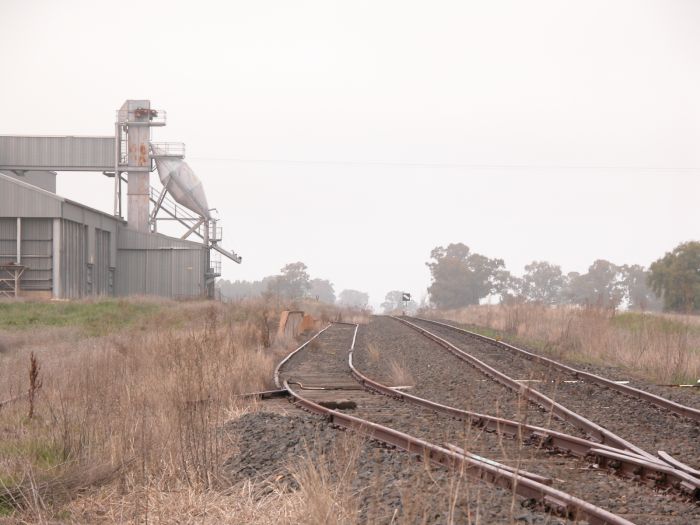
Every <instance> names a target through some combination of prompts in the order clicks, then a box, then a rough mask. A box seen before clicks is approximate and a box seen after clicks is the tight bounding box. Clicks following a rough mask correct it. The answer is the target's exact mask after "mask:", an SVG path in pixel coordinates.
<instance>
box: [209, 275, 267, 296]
mask: <svg viewBox="0 0 700 525" xmlns="http://www.w3.org/2000/svg"><path fill="white" fill-rule="evenodd" d="M216 287H217V288H218V290H219V292H220V293H221V297H223V298H225V299H229V300H234V301H235V300H241V299H247V298H249V297H258V296H260V295H261V294H262V293H263V292H264V291H265V290H266V289H267V283H266V282H265V281H264V280H263V281H233V282H231V281H227V280H226V279H218V280H217V281H216Z"/></svg>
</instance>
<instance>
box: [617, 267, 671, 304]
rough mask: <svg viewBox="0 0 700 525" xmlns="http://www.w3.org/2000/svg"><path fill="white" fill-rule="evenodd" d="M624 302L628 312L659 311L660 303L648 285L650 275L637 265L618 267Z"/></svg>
mask: <svg viewBox="0 0 700 525" xmlns="http://www.w3.org/2000/svg"><path fill="white" fill-rule="evenodd" d="M620 272H621V273H622V287H623V290H624V296H625V302H626V303H627V308H629V309H630V310H661V307H662V306H663V303H662V301H661V300H660V299H659V298H658V296H657V295H656V294H655V293H654V291H653V290H652V289H651V287H650V286H649V284H648V281H649V275H650V273H649V272H648V271H647V270H645V269H644V267H643V266H640V265H639V264H632V265H626V264H625V265H624V266H621V267H620Z"/></svg>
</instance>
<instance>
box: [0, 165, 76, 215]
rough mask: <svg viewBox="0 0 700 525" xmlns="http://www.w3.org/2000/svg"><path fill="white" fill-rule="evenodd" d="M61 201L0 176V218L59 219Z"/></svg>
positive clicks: (23, 183)
mask: <svg viewBox="0 0 700 525" xmlns="http://www.w3.org/2000/svg"><path fill="white" fill-rule="evenodd" d="M62 203H63V199H62V198H61V197H59V196H58V195H56V194H54V193H51V192H49V191H45V190H42V189H40V188H37V187H36V186H32V185H31V184H27V183H26V182H22V181H19V180H17V179H15V178H13V177H8V176H7V175H2V174H0V217H60V216H61V204H62Z"/></svg>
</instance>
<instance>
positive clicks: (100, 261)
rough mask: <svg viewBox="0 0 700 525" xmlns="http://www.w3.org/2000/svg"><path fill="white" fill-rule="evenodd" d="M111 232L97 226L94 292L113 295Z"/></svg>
mask: <svg viewBox="0 0 700 525" xmlns="http://www.w3.org/2000/svg"><path fill="white" fill-rule="evenodd" d="M110 237H111V236H110V233H109V232H108V231H105V230H101V229H99V228H95V264H94V267H93V268H94V272H93V276H94V287H93V293H95V294H97V295H112V293H113V290H111V289H110V288H111V287H110V284H111V283H110V281H111V279H110V276H109V273H110V268H109V267H110V256H109V254H110V242H111V239H110Z"/></svg>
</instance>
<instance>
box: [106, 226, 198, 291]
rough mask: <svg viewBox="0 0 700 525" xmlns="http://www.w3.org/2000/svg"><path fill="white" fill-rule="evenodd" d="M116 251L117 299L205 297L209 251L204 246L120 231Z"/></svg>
mask: <svg viewBox="0 0 700 525" xmlns="http://www.w3.org/2000/svg"><path fill="white" fill-rule="evenodd" d="M117 248H118V250H117V264H116V276H115V290H116V292H115V293H116V295H131V294H147V295H159V296H164V297H198V296H201V295H203V294H204V293H205V279H204V273H205V270H206V255H207V249H206V248H205V247H204V246H202V245H201V244H199V243H195V242H191V241H183V240H181V239H174V238H172V237H168V236H166V235H161V234H148V233H142V232H138V231H135V230H130V229H128V228H120V229H119V239H118V243H117Z"/></svg>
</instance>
